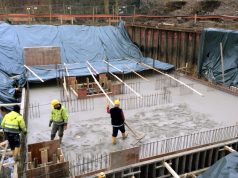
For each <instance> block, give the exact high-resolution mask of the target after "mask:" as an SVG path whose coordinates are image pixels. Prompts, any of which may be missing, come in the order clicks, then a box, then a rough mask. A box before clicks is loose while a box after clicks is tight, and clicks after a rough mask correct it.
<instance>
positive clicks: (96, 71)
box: [87, 61, 99, 75]
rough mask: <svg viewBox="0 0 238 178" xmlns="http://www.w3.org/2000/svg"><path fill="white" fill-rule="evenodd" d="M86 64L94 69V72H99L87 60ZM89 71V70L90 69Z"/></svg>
mask: <svg viewBox="0 0 238 178" xmlns="http://www.w3.org/2000/svg"><path fill="white" fill-rule="evenodd" d="M87 64H88V65H89V66H90V67H91V68H92V69H93V70H94V72H95V73H96V74H97V75H98V74H99V73H98V72H97V70H96V69H95V68H94V67H93V66H92V65H91V64H90V63H89V62H88V61H87ZM90 71H91V70H90Z"/></svg>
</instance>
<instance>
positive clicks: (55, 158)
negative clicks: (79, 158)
mask: <svg viewBox="0 0 238 178" xmlns="http://www.w3.org/2000/svg"><path fill="white" fill-rule="evenodd" d="M53 163H57V155H56V154H53Z"/></svg>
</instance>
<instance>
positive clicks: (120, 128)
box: [112, 125, 125, 137]
mask: <svg viewBox="0 0 238 178" xmlns="http://www.w3.org/2000/svg"><path fill="white" fill-rule="evenodd" d="M118 130H120V131H121V133H125V126H124V125H122V126H121V127H113V126H112V136H113V137H117V134H118Z"/></svg>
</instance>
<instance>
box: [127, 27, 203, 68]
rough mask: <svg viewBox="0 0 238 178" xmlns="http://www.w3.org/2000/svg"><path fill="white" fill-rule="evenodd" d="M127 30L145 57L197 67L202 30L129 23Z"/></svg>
mask: <svg viewBox="0 0 238 178" xmlns="http://www.w3.org/2000/svg"><path fill="white" fill-rule="evenodd" d="M127 31H128V33H129V36H130V37H131V39H132V41H133V42H134V43H135V44H136V45H137V46H138V47H139V48H140V50H141V51H142V53H143V55H144V56H145V57H151V58H153V59H157V60H160V61H163V62H167V63H170V64H173V65H175V66H176V68H180V67H184V66H185V65H186V63H188V64H189V66H191V67H192V68H191V70H194V69H195V68H196V66H197V59H198V50H199V43H200V36H201V32H200V31H196V30H188V29H187V30H178V29H177V30H176V29H175V30H173V29H171V27H169V28H157V27H146V26H139V25H129V26H127Z"/></svg>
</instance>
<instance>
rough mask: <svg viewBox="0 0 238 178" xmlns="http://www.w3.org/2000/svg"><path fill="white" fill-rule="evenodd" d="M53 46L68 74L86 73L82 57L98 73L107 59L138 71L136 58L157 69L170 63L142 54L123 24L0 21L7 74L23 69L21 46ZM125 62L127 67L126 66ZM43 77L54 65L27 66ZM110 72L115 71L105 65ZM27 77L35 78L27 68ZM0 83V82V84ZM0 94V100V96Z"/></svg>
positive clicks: (0, 57)
mask: <svg viewBox="0 0 238 178" xmlns="http://www.w3.org/2000/svg"><path fill="white" fill-rule="evenodd" d="M40 46H54V47H55V46H56V47H60V49H61V50H60V51H61V63H62V64H64V63H65V64H66V65H65V66H66V67H67V68H68V71H69V75H70V76H86V75H90V73H89V71H88V69H87V63H86V61H89V62H90V63H91V64H92V65H93V66H94V68H95V69H96V70H97V71H98V72H99V73H104V72H107V69H108V66H107V65H106V64H105V63H104V62H103V60H106V61H108V62H109V63H110V64H112V65H114V66H115V67H117V68H118V69H120V70H121V71H123V72H124V73H128V72H131V70H130V69H132V70H135V71H142V70H145V69H147V68H144V67H143V66H141V65H140V64H138V62H139V61H140V62H144V63H146V64H149V65H151V66H152V65H153V66H154V67H155V68H158V69H160V70H169V69H172V68H173V67H174V66H173V65H170V64H167V63H163V62H160V61H157V60H153V59H151V58H146V57H143V56H142V54H141V52H140V50H139V48H138V47H137V46H136V45H134V44H133V43H132V41H131V40H130V38H129V36H128V34H127V32H126V30H125V28H124V24H123V23H120V24H119V25H118V26H117V27H113V26H103V27H95V26H83V25H82V26H78V25H62V26H52V25H9V24H6V23H3V24H0V71H3V72H5V73H7V74H8V75H10V76H12V75H19V74H21V75H22V76H24V75H23V74H24V73H26V69H25V68H24V67H23V64H24V55H23V52H24V51H23V48H24V47H40ZM125 65H127V66H128V67H129V68H130V69H128V67H127V66H125ZM30 68H31V69H32V70H33V71H34V72H35V73H36V74H37V75H38V76H39V77H41V78H42V79H43V80H49V79H53V78H56V76H57V72H56V70H57V69H56V68H55V67H54V66H34V67H30ZM109 70H110V71H111V72H119V71H118V70H116V69H115V68H112V67H109ZM27 79H28V81H31V82H39V79H38V78H36V77H35V76H33V75H32V74H31V73H30V72H29V71H28V78H27ZM0 85H1V84H0ZM0 87H1V86H0ZM2 98H3V97H2V94H0V101H1V100H2Z"/></svg>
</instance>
